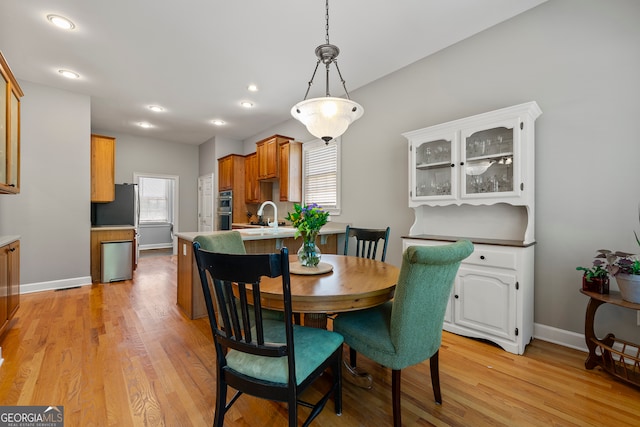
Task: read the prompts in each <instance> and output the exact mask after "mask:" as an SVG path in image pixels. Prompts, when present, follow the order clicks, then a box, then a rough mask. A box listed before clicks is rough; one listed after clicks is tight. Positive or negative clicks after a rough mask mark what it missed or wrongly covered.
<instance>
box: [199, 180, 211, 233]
mask: <svg viewBox="0 0 640 427" xmlns="http://www.w3.org/2000/svg"><path fill="white" fill-rule="evenodd" d="M213 203H214V200H213V174H209V175H202V176H201V177H198V232H202V231H213V230H215V224H214V216H213V213H214V208H213Z"/></svg>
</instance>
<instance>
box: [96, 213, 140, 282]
mask: <svg viewBox="0 0 640 427" xmlns="http://www.w3.org/2000/svg"><path fill="white" fill-rule="evenodd" d="M111 240H131V241H132V242H133V248H134V249H133V254H132V257H133V259H132V262H131V265H132V266H133V268H134V269H135V266H136V250H135V248H136V247H137V241H136V231H135V228H134V227H118V226H114V227H99V228H92V229H91V248H90V258H91V280H92V282H93V283H100V280H101V278H102V264H101V260H102V258H101V256H102V254H101V243H102V242H106V241H111Z"/></svg>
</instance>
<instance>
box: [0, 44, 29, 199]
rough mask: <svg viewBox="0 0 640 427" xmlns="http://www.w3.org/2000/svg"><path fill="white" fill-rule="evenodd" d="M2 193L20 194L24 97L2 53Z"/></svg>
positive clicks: (0, 189) (0, 186)
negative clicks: (21, 103) (21, 118)
mask: <svg viewBox="0 0 640 427" xmlns="http://www.w3.org/2000/svg"><path fill="white" fill-rule="evenodd" d="M0 75H1V76H2V79H1V80H0V193H13V194H15V193H19V192H20V98H22V96H23V95H24V94H23V93H22V89H20V86H19V85H18V82H17V81H16V79H15V77H14V76H13V73H12V72H11V69H9V65H8V64H7V62H6V61H5V59H4V56H2V53H0Z"/></svg>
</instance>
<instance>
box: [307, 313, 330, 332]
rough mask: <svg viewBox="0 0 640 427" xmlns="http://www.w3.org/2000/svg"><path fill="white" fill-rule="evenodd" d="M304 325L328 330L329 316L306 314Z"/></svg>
mask: <svg viewBox="0 0 640 427" xmlns="http://www.w3.org/2000/svg"><path fill="white" fill-rule="evenodd" d="M304 325H305V326H311V327H313V328H319V329H327V315H326V313H305V314H304Z"/></svg>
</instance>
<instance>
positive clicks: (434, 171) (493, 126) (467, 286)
mask: <svg viewBox="0 0 640 427" xmlns="http://www.w3.org/2000/svg"><path fill="white" fill-rule="evenodd" d="M540 114H541V110H540V108H539V107H538V105H537V104H536V103H535V102H529V103H526V104H521V105H516V106H513V107H509V108H504V109H501V110H496V111H491V112H488V113H484V114H479V115H477V116H472V117H468V118H464V119H460V120H455V121H452V122H448V123H443V124H439V125H435V126H431V127H427V128H424V129H419V130H415V131H411V132H407V133H404V134H403V136H405V137H406V138H407V140H408V142H409V207H411V208H413V210H414V212H415V221H414V224H413V225H412V227H411V229H410V231H409V235H407V236H403V249H406V248H407V247H408V246H413V245H440V244H446V243H448V242H453V241H456V240H459V239H469V240H471V241H472V242H473V243H474V246H475V250H474V253H473V254H471V255H470V256H469V258H467V259H466V260H464V261H463V262H462V263H461V266H460V269H459V271H458V275H457V277H456V280H455V283H454V287H453V290H452V293H451V299H450V301H449V305H448V307H447V313H446V318H445V324H444V329H445V330H447V331H450V332H453V333H457V334H460V335H465V336H470V337H475V338H483V339H487V340H489V341H492V342H495V343H496V344H498V345H500V346H501V347H502V348H504V349H505V350H507V351H510V352H512V353H516V354H522V353H523V352H524V348H525V346H526V345H527V344H528V343H529V341H530V340H531V339H532V337H533V298H534V295H533V263H534V244H535V237H534V223H535V220H534V212H535V209H534V207H535V205H534V184H535V183H534V124H535V120H536V118H537V117H538V116H539V115H540Z"/></svg>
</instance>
